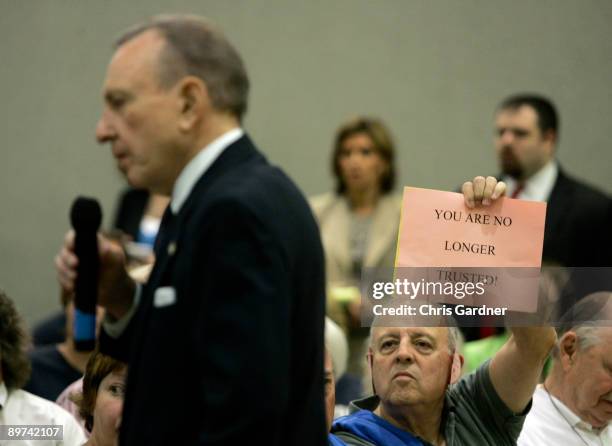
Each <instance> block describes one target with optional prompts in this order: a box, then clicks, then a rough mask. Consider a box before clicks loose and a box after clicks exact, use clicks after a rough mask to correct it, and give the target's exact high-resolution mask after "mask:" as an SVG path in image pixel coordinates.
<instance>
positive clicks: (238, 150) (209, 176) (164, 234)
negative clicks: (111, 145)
mask: <svg viewBox="0 0 612 446" xmlns="http://www.w3.org/2000/svg"><path fill="white" fill-rule="evenodd" d="M254 159H259V160H261V161H262V162H265V158H264V157H263V156H262V155H261V154H259V152H258V151H257V150H256V149H255V146H254V145H253V143H252V142H251V140H250V138H249V137H248V136H247V135H246V134H245V135H244V136H243V137H241V138H240V139H238V140H237V141H236V142H234V143H233V144H230V145H229V146H228V147H227V148H226V149H225V150H224V151H223V152H222V153H221V155H219V157H218V158H217V159H216V160H215V162H214V163H213V164H212V165H211V166H210V168H209V169H208V170H207V171H206V172H204V174H203V175H202V176H201V177H200V178H199V179H198V181H197V182H196V184H195V185H194V187H193V189H192V191H191V193H190V194H189V196H188V197H187V200H185V203H183V206H182V207H181V209H180V211H179V213H178V214H177V215H173V214H172V211H171V209H170V206H168V208H167V209H166V213H165V214H164V217H163V219H162V224H161V225H160V237H161V239H160V240H158V242H156V247H155V255H156V257H155V259H156V260H155V266H154V268H153V271H151V276H150V278H149V280H148V282H147V285H148V286H152V287H153V288H152V290H151V291H152V292H153V291H154V290H155V288H157V287H158V286H159V285H160V282H161V280H162V278H163V277H164V275H165V272H166V269H167V268H168V265H169V264H170V263H171V262H170V261H171V260H172V258H173V257H174V256H175V255H176V253H177V252H178V250H179V249H180V246H178V244H177V243H178V240H179V238H180V232H181V230H182V229H183V228H185V227H186V225H187V224H188V220H189V218H190V216H191V214H192V212H193V210H194V209H195V208H196V207H197V205H200V204H201V202H202V200H203V199H205V197H206V191H207V190H208V189H209V188H210V187H211V186H212V185H213V184H214V183H215V181H216V180H217V179H218V178H219V177H221V176H223V174H225V173H226V172H228V171H229V170H231V169H233V168H235V167H236V166H237V165H240V164H242V163H244V162H246V161H250V160H254Z"/></svg>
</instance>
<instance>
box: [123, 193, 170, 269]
mask: <svg viewBox="0 0 612 446" xmlns="http://www.w3.org/2000/svg"><path fill="white" fill-rule="evenodd" d="M169 202H170V198H169V197H166V196H163V195H158V194H151V193H149V191H147V190H144V189H133V188H129V189H127V190H125V191H124V192H123V193H122V194H121V197H120V198H119V203H118V205H117V210H116V212H115V222H114V224H113V229H114V230H117V231H120V234H119V236H120V238H121V240H122V242H123V245H124V247H125V250H126V254H127V257H128V262H129V263H130V264H143V263H153V260H154V256H153V246H154V245H155V240H156V238H157V232H158V230H159V225H160V224H161V218H162V215H163V214H164V211H165V210H166V208H167V207H168V203H169Z"/></svg>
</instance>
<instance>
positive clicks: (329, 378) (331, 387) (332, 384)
mask: <svg viewBox="0 0 612 446" xmlns="http://www.w3.org/2000/svg"><path fill="white" fill-rule="evenodd" d="M324 368H325V418H326V421H327V430H328V431H329V430H330V429H331V425H332V421H333V420H334V408H335V407H336V380H335V379H334V366H333V364H332V357H331V354H330V353H329V350H327V348H326V349H325V364H324Z"/></svg>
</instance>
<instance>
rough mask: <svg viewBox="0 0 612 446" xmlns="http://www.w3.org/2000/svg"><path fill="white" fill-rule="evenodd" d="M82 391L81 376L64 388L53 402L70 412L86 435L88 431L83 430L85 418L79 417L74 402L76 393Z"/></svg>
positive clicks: (76, 396)
mask: <svg viewBox="0 0 612 446" xmlns="http://www.w3.org/2000/svg"><path fill="white" fill-rule="evenodd" d="M81 393H83V378H82V377H81V378H79V379H78V380H76V381H75V382H73V383H72V384H70V385H69V386H68V387H66V388H65V389H64V391H63V392H62V393H60V396H58V397H57V399H56V400H55V404H57V405H58V406H60V407H62V408H64V409H66V411H67V412H69V413H71V414H72V416H73V417H74V418H75V419H76V420H77V421H78V422H79V424H80V425H81V427H82V428H83V430H84V431H85V434H86V435H88V432H87V431H86V430H85V420H83V418H81V415H80V413H79V406H77V404H76V403H75V401H76V400H77V399H78V395H80V394H81Z"/></svg>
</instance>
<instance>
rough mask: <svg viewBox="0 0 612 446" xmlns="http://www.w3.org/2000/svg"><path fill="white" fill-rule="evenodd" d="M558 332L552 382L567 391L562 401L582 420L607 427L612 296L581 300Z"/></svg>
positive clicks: (611, 405) (611, 412) (611, 391)
mask: <svg viewBox="0 0 612 446" xmlns="http://www.w3.org/2000/svg"><path fill="white" fill-rule="evenodd" d="M557 331H558V341H557V344H556V346H555V348H554V349H553V364H554V365H553V371H552V374H551V379H553V380H555V381H556V382H557V383H558V384H559V388H561V389H563V390H562V391H561V393H560V399H561V400H562V401H563V403H564V404H565V405H566V406H568V407H569V408H570V409H571V410H572V411H573V412H574V413H575V414H576V415H578V416H579V417H580V418H581V419H582V420H584V421H586V422H587V423H589V424H591V425H593V426H594V427H603V426H605V425H606V424H608V423H609V422H610V420H612V293H609V292H599V293H594V294H591V295H589V296H587V297H585V298H583V299H582V300H580V301H579V302H578V303H577V304H576V305H575V306H574V307H573V308H572V309H571V310H570V311H568V312H567V313H566V314H565V315H564V316H563V318H562V324H561V325H560V326H559V328H558V330H557ZM547 382H548V381H547Z"/></svg>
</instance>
